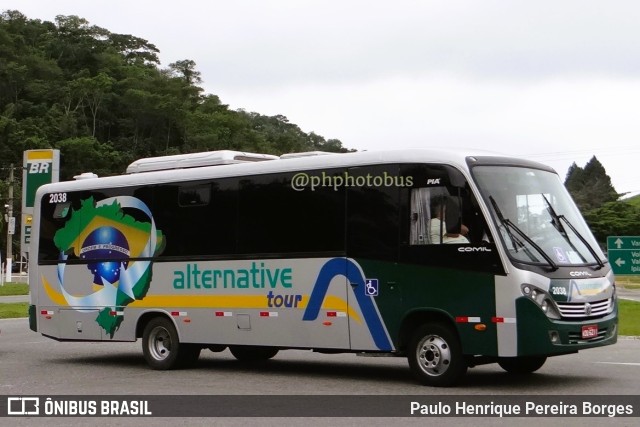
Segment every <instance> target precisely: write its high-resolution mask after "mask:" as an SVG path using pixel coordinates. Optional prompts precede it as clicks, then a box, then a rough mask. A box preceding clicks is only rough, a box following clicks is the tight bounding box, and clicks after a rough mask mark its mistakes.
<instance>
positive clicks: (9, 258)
mask: <svg viewBox="0 0 640 427" xmlns="http://www.w3.org/2000/svg"><path fill="white" fill-rule="evenodd" d="M8 202H9V206H7V217H8V221H7V280H6V281H7V282H10V281H11V267H12V264H13V263H12V258H13V255H12V250H13V248H12V243H13V242H12V240H13V235H12V234H11V227H9V221H11V218H12V217H13V163H11V169H10V170H9V200H8Z"/></svg>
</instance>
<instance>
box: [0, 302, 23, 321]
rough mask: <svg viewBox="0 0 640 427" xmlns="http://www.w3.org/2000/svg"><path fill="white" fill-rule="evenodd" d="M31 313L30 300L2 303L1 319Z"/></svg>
mask: <svg viewBox="0 0 640 427" xmlns="http://www.w3.org/2000/svg"><path fill="white" fill-rule="evenodd" d="M28 315H29V303H28V302H11V303H2V304H0V319H13V318H15V317H27V316H28Z"/></svg>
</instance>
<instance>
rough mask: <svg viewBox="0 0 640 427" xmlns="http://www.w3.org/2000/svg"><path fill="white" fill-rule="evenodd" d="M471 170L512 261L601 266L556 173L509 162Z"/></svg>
mask: <svg viewBox="0 0 640 427" xmlns="http://www.w3.org/2000/svg"><path fill="white" fill-rule="evenodd" d="M473 175H474V177H475V179H476V182H477V183H478V186H479V188H480V191H481V193H482V195H483V197H484V199H485V201H486V203H487V205H488V206H489V207H490V210H491V211H492V214H493V216H494V221H495V223H496V226H497V227H498V230H499V231H500V233H499V234H500V238H501V239H502V242H503V244H504V245H505V247H506V248H507V251H508V253H509V256H510V257H512V258H513V259H514V260H516V261H520V262H524V263H532V264H545V265H547V266H549V267H551V268H552V269H553V270H555V269H557V268H558V267H559V266H567V265H597V266H598V267H602V266H603V265H604V264H603V261H602V260H603V258H604V255H603V253H602V251H601V250H600V248H599V247H598V244H597V242H596V241H595V239H594V237H593V235H592V234H591V231H590V230H589V228H588V227H587V225H586V223H585V222H584V220H583V219H582V216H581V215H580V212H579V211H578V208H577V207H576V206H575V204H574V203H573V201H572V200H571V197H570V196H569V193H568V192H567V190H566V189H565V187H564V185H563V184H562V182H561V181H560V178H559V177H558V175H557V174H555V173H552V172H550V171H545V170H540V169H533V168H526V167H514V166H477V167H474V168H473Z"/></svg>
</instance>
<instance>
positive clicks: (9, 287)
mask: <svg viewBox="0 0 640 427" xmlns="http://www.w3.org/2000/svg"><path fill="white" fill-rule="evenodd" d="M28 294H29V285H27V284H26V283H11V282H9V283H5V284H4V285H3V286H0V297H4V296H9V295H28Z"/></svg>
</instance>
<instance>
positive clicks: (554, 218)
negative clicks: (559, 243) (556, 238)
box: [541, 194, 604, 269]
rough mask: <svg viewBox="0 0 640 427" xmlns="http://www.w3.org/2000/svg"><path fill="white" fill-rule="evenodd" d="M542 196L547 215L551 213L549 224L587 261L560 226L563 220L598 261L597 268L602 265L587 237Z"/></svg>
mask: <svg viewBox="0 0 640 427" xmlns="http://www.w3.org/2000/svg"><path fill="white" fill-rule="evenodd" d="M541 195H542V198H543V199H544V202H545V203H546V204H547V210H548V211H549V215H551V224H552V225H553V226H554V227H555V228H556V230H558V232H560V234H562V236H563V237H564V238H565V240H566V241H567V242H568V243H569V245H571V247H572V248H573V250H575V251H576V253H577V254H579V255H580V257H581V258H582V259H583V260H584V261H585V262H587V260H586V259H585V258H584V257H583V256H582V254H581V253H580V251H579V250H578V249H577V248H576V247H575V246H574V245H573V243H572V242H571V239H570V238H569V235H568V234H567V232H566V230H565V229H564V227H563V226H562V222H561V221H564V222H565V223H566V224H567V225H568V226H569V228H570V229H571V231H573V233H574V234H575V235H576V236H577V237H578V239H580V241H581V242H582V244H583V245H584V246H585V247H586V248H587V250H588V251H589V253H590V254H591V255H592V256H593V259H595V260H596V262H597V263H598V269H600V268H602V267H604V263H603V262H602V260H601V259H600V257H599V256H598V254H597V253H596V251H595V250H594V249H593V247H592V246H591V245H590V244H589V242H587V239H585V238H584V237H583V236H582V234H580V233H579V232H578V230H576V228H575V227H574V226H573V224H571V222H569V220H568V219H567V217H566V216H564V215H558V214H557V213H556V211H555V209H553V206H551V203H549V200H547V197H546V196H545V195H544V194H541Z"/></svg>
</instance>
